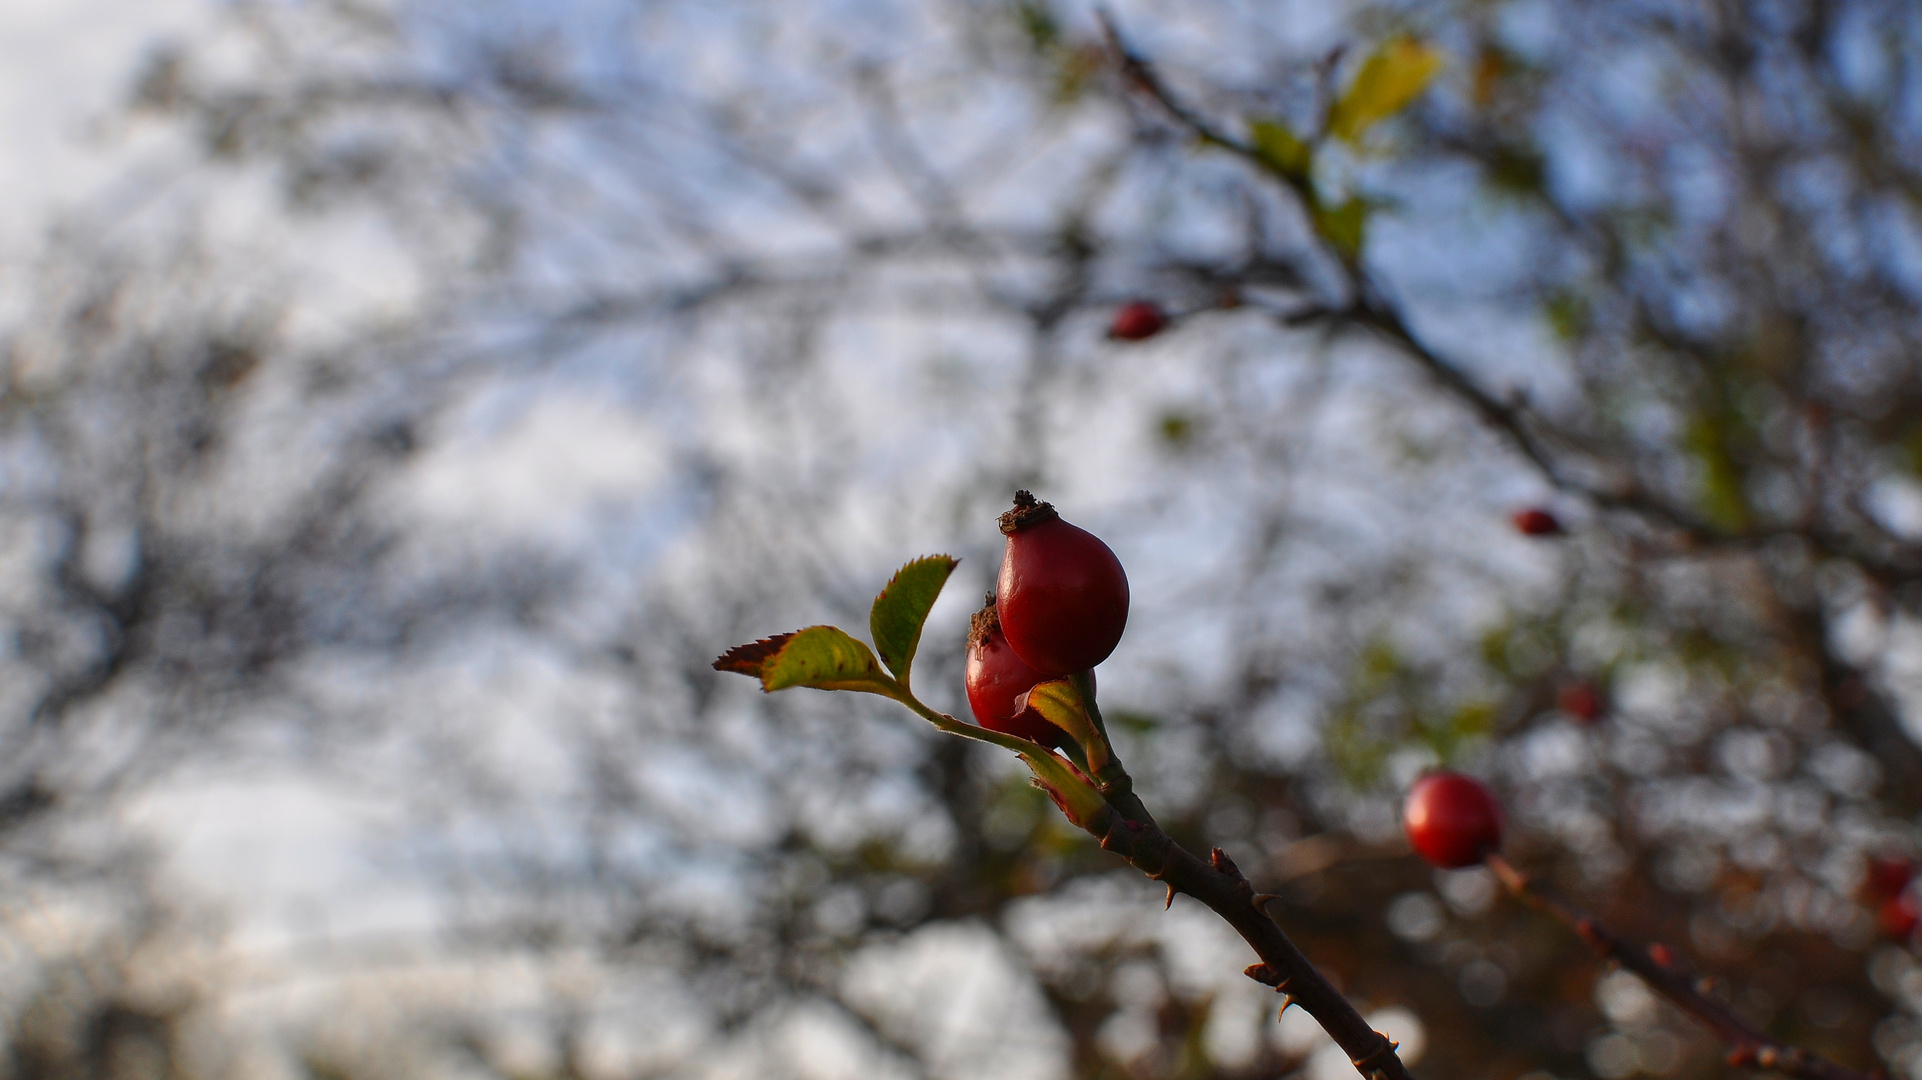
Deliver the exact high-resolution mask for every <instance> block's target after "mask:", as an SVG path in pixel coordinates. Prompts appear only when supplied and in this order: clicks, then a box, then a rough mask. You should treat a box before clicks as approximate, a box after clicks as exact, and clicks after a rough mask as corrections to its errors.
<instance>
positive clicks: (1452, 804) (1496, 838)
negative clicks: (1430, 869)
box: [1402, 772, 1502, 870]
mask: <svg viewBox="0 0 1922 1080" xmlns="http://www.w3.org/2000/svg"><path fill="white" fill-rule="evenodd" d="M1402 825H1403V827H1404V828H1406V829H1407V830H1408V842H1409V843H1411V844H1413V845H1414V846H1415V851H1416V853H1417V854H1419V855H1420V856H1421V857H1422V858H1424V859H1426V860H1428V862H1429V864H1430V865H1432V866H1436V867H1439V868H1441V869H1443V870H1459V869H1461V868H1462V867H1465V866H1474V865H1475V864H1477V863H1479V862H1481V861H1482V860H1483V859H1484V858H1486V857H1488V856H1489V855H1490V854H1492V853H1494V852H1495V851H1497V850H1499V849H1500V848H1501V846H1502V808H1501V804H1500V803H1498V802H1497V801H1496V800H1495V794H1494V792H1491V791H1489V790H1488V788H1486V787H1484V786H1483V785H1482V782H1481V781H1479V780H1476V779H1475V778H1473V777H1470V776H1463V775H1462V774H1460V773H1454V772H1432V773H1429V774H1428V775H1427V776H1424V777H1422V778H1421V779H1420V780H1417V781H1415V786H1414V787H1411V788H1409V789H1408V801H1407V803H1406V804H1405V805H1404V806H1403V808H1402Z"/></svg>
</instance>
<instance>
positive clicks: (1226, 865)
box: [1208, 848, 1241, 877]
mask: <svg viewBox="0 0 1922 1080" xmlns="http://www.w3.org/2000/svg"><path fill="white" fill-rule="evenodd" d="M1208 861H1209V862H1210V863H1211V864H1213V866H1214V868H1215V870H1216V872H1218V873H1222V874H1229V875H1232V876H1234V877H1240V876H1241V868H1240V867H1238V866H1236V865H1235V860H1233V859H1231V858H1229V857H1228V853H1227V852H1225V851H1223V850H1221V849H1220V848H1216V849H1214V850H1213V851H1211V852H1209V853H1208Z"/></svg>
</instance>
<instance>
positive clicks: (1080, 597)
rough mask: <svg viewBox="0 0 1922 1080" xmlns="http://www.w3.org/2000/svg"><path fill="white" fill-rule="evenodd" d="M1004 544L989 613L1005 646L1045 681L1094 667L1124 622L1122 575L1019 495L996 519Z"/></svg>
mask: <svg viewBox="0 0 1922 1080" xmlns="http://www.w3.org/2000/svg"><path fill="white" fill-rule="evenodd" d="M1001 531H1002V532H1003V533H1005V534H1007V537H1008V547H1007V551H1006V553H1005V554H1004V555H1003V556H1002V558H1001V577H1000V580H999V581H998V582H997V584H996V587H995V598H996V599H995V609H996V611H997V613H998V614H999V616H1000V620H1001V629H1002V632H1003V633H1004V634H1005V635H1006V637H1007V641H1008V644H1009V645H1010V646H1012V647H1013V649H1014V652H1015V655H1016V656H1019V657H1020V658H1021V661H1022V662H1023V663H1025V664H1027V665H1028V666H1029V667H1031V668H1033V669H1034V670H1035V671H1036V672H1038V673H1040V675H1041V676H1042V677H1043V678H1046V679H1059V678H1064V677H1066V676H1069V675H1074V674H1077V673H1080V672H1083V671H1087V670H1088V669H1090V668H1092V667H1094V666H1095V665H1096V664H1099V663H1100V662H1102V661H1103V660H1106V659H1107V658H1108V655H1109V654H1110V653H1112V652H1114V649H1115V646H1116V645H1117V644H1119V643H1120V641H1121V632H1122V631H1123V630H1124V629H1126V628H1127V625H1128V575H1127V574H1126V573H1125V572H1123V571H1122V569H1121V560H1120V559H1117V558H1115V554H1114V552H1113V551H1110V550H1109V549H1108V545H1106V544H1104V543H1102V542H1101V540H1100V538H1099V537H1096V536H1095V535H1094V534H1093V533H1091V532H1088V531H1087V530H1086V529H1080V528H1076V527H1075V526H1073V525H1070V524H1068V523H1067V522H1065V521H1063V520H1061V515H1059V514H1057V513H1055V509H1054V507H1053V506H1051V505H1049V504H1048V503H1044V502H1037V501H1035V497H1034V496H1033V495H1031V494H1029V493H1028V492H1026V491H1017V492H1015V495H1014V509H1012V510H1010V511H1008V512H1007V513H1005V514H1002V515H1001Z"/></svg>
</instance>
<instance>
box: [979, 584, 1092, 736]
mask: <svg viewBox="0 0 1922 1080" xmlns="http://www.w3.org/2000/svg"><path fill="white" fill-rule="evenodd" d="M1046 681H1047V680H1046V679H1043V678H1042V677H1041V675H1039V674H1038V673H1037V672H1036V671H1035V670H1034V669H1033V668H1031V667H1029V666H1028V665H1026V664H1024V663H1022V662H1021V658H1020V657H1019V656H1016V655H1015V654H1014V650H1013V649H1010V648H1008V639H1007V637H1006V636H1005V635H1003V634H1002V632H1001V622H1000V620H999V619H997V618H995V614H994V607H993V605H992V604H990V605H989V606H988V607H985V608H983V609H981V610H980V611H977V612H975V613H974V623H973V625H972V626H971V627H970V628H969V630H968V673H967V687H968V708H969V709H970V710H972V711H973V712H974V719H975V722H977V723H979V724H980V725H981V726H982V727H984V728H987V729H988V730H989V731H999V732H1002V733H1004V734H1007V735H1014V736H1017V737H1019V738H1023V739H1029V740H1032V741H1034V742H1038V743H1040V744H1042V745H1043V746H1060V745H1061V744H1062V743H1063V742H1064V741H1065V740H1066V738H1067V733H1066V732H1064V731H1062V730H1061V729H1060V728H1058V727H1055V726H1054V725H1053V724H1050V723H1048V721H1047V720H1045V719H1043V718H1042V716H1041V714H1040V713H1039V712H1037V711H1036V710H1034V709H1031V708H1028V707H1027V705H1028V703H1027V701H1026V699H1024V698H1023V697H1022V695H1024V694H1026V693H1027V692H1028V691H1030V690H1032V689H1034V687H1035V685H1036V684H1037V683H1042V682H1046Z"/></svg>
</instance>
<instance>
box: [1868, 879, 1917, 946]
mask: <svg viewBox="0 0 1922 1080" xmlns="http://www.w3.org/2000/svg"><path fill="white" fill-rule="evenodd" d="M1875 922H1876V925H1878V926H1880V927H1881V928H1882V934H1883V936H1884V937H1887V938H1888V939H1890V940H1891V941H1907V940H1909V938H1910V937H1911V936H1912V935H1913V934H1914V933H1915V924H1916V923H1917V922H1922V913H1918V912H1917V910H1916V905H1915V895H1914V894H1913V893H1910V892H1907V891H1904V892H1903V893H1902V894H1901V895H1899V896H1891V897H1889V898H1888V899H1887V900H1884V901H1882V906H1881V908H1879V909H1878V910H1877V911H1876V913H1875Z"/></svg>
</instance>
